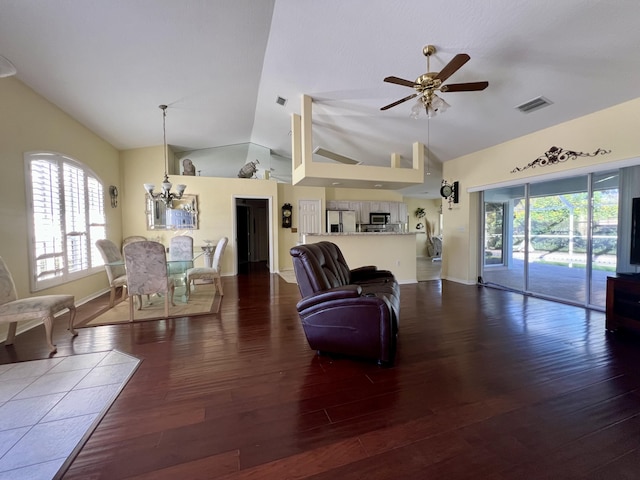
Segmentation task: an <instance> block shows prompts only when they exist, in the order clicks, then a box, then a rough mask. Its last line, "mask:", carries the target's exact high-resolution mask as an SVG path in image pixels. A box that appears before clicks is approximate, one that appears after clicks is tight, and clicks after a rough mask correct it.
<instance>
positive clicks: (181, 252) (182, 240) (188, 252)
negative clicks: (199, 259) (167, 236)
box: [169, 235, 193, 261]
mask: <svg viewBox="0 0 640 480" xmlns="http://www.w3.org/2000/svg"><path fill="white" fill-rule="evenodd" d="M192 259H193V237H189V236H188V235H179V236H177V237H172V238H171V241H170V242H169V260H178V261H190V260H192Z"/></svg>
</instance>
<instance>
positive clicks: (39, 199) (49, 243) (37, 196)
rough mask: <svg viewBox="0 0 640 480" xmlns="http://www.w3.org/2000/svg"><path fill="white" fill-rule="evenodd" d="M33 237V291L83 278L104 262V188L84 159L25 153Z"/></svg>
mask: <svg viewBox="0 0 640 480" xmlns="http://www.w3.org/2000/svg"><path fill="white" fill-rule="evenodd" d="M26 158H27V164H28V170H29V174H30V175H29V177H30V178H28V179H27V189H28V190H29V191H30V192H31V197H32V211H31V212H30V213H31V226H32V228H31V238H32V241H33V250H32V255H33V256H32V265H33V280H32V290H34V291H36V290H41V289H43V288H48V287H52V286H54V285H59V284H61V283H64V282H66V281H69V280H73V279H75V278H81V277H83V276H85V275H87V274H89V273H91V270H92V269H93V268H94V267H99V266H101V265H104V263H103V261H102V256H101V255H100V252H99V251H98V250H97V248H96V247H95V242H96V240H100V239H103V238H106V215H105V211H104V187H103V185H102V183H101V182H100V180H98V178H96V177H95V176H94V175H93V173H92V172H91V171H90V170H89V169H88V168H86V167H84V166H83V165H82V164H80V163H78V162H76V161H74V160H73V159H71V158H69V157H65V156H63V155H60V154H56V153H47V152H38V153H29V154H27V157H26Z"/></svg>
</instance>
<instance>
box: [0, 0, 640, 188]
mask: <svg viewBox="0 0 640 480" xmlns="http://www.w3.org/2000/svg"><path fill="white" fill-rule="evenodd" d="M639 21H640V2H637V0H615V1H614V0H608V1H599V0H561V1H557V0H536V1H535V2H532V1H525V0H477V1H471V0H452V1H449V2H442V1H434V0H323V1H317V0H0V55H3V56H5V57H7V58H8V59H9V60H11V61H12V62H13V63H14V65H15V66H16V67H17V70H18V74H17V77H18V78H19V79H20V80H21V81H23V82H24V83H25V84H27V85H29V86H30V87H31V88H33V89H34V90H35V91H36V92H38V93H40V94H41V95H43V96H44V97H46V98H47V99H49V100H50V101H51V102H52V103H54V104H56V105H57V106H58V107H60V108H61V109H62V110H64V111H66V112H68V113H69V114H70V115H71V116H73V117H75V118H76V119H78V120H79V121H80V122H82V123H83V124H85V125H86V126H87V127H89V128H90V129H92V130H93V131H95V132H96V133H97V134H98V135H100V136H101V137H103V138H104V139H106V140H107V141H108V142H110V143H111V144H113V145H114V146H115V147H117V148H119V149H128V148H135V147H144V146H150V145H158V144H161V143H162V117H161V112H160V110H159V109H158V108H157V107H158V105H160V104H162V103H165V104H168V105H169V110H168V111H167V136H168V138H167V140H168V142H169V143H170V144H171V145H172V146H174V147H175V148H177V149H178V150H194V149H200V148H209V147H217V146H223V145H232V144H237V143H244V142H252V143H255V144H258V145H263V146H266V147H268V148H270V149H272V150H273V151H274V152H275V153H277V154H279V155H283V156H285V157H290V155H291V152H290V150H291V139H290V136H289V131H290V116H291V113H300V97H301V95H302V94H308V95H310V96H312V97H313V98H314V101H315V104H314V130H313V133H314V146H321V147H323V148H326V149H328V150H332V151H334V152H337V153H339V154H342V155H345V156H348V157H352V158H355V159H357V160H361V161H362V162H363V164H370V165H387V164H388V162H389V158H390V154H391V153H392V152H398V153H400V154H401V155H402V156H403V158H405V159H406V162H407V164H408V163H409V162H410V158H411V144H412V143H413V142H416V141H420V142H423V143H425V144H427V143H428V144H429V147H430V152H431V154H430V155H429V158H430V162H432V163H431V168H432V169H433V171H434V172H437V171H438V170H439V168H438V166H439V165H440V164H439V162H444V161H447V160H450V159H452V158H456V157H459V156H461V155H464V154H467V153H470V152H474V151H477V150H479V149H483V148H486V147H490V146H492V145H495V144H498V143H502V142H504V141H507V140H509V139H512V138H515V137H519V136H521V135H525V134H527V133H530V132H533V131H536V130H539V129H542V128H545V127H548V126H551V125H555V124H557V123H560V122H563V121H567V120H570V119H572V118H576V117H579V116H582V115H585V114H588V113H591V112H594V111H597V110H600V109H603V108H606V107H608V106H611V105H615V104H618V103H621V102H624V101H626V100H630V99H633V98H637V97H640V61H639V57H638V51H639V47H640V30H639V29H638V26H637V24H638V22H639ZM427 44H434V45H435V46H436V48H437V49H438V51H437V53H436V54H435V55H433V56H432V58H431V70H432V71H439V70H441V68H442V67H443V66H444V65H445V64H446V63H448V62H449V60H451V59H452V58H453V56H454V55H455V54H457V53H468V54H469V55H470V56H471V60H470V61H469V62H468V63H467V64H466V65H464V66H463V67H462V68H461V69H460V70H458V72H456V73H455V74H454V75H453V76H452V77H451V78H450V79H449V80H448V83H460V82H469V81H478V80H487V81H488V82H489V87H488V88H487V89H486V90H484V91H481V92H464V93H462V92H455V93H454V92H451V93H443V94H442V97H443V98H444V99H445V100H446V101H447V102H448V103H449V104H450V105H451V107H450V108H449V110H448V111H446V112H445V113H443V114H442V115H438V116H436V117H435V118H433V119H431V120H430V121H429V124H430V125H429V127H430V128H429V130H430V131H429V135H428V136H427V120H426V118H425V117H421V118H420V119H419V120H413V119H411V118H409V112H410V110H411V107H412V105H413V102H412V101H409V102H406V103H404V104H402V105H399V106H397V107H395V108H392V109H390V110H387V111H384V112H383V111H380V107H381V106H383V105H386V104H388V103H391V102H393V101H395V100H397V99H400V98H402V97H405V96H406V95H409V94H410V93H412V90H411V89H410V88H407V87H402V86H398V85H393V84H389V83H384V82H383V81H382V80H383V78H384V77H386V76H389V75H395V76H398V77H401V78H405V79H408V80H415V78H416V77H418V76H419V75H421V74H422V73H424V72H425V71H426V59H425V57H424V56H423V55H422V47H423V46H424V45H427ZM0 81H2V80H0ZM539 95H543V96H545V97H547V98H548V99H550V100H551V101H552V102H553V104H552V105H551V106H550V107H547V108H545V109H542V110H538V111H535V112H533V113H530V114H527V115H525V114H522V113H520V112H519V111H517V110H516V109H515V108H514V107H515V106H516V105H519V104H521V103H523V102H526V101H528V100H531V99H532V98H534V97H537V96H539ZM278 96H281V97H284V98H286V99H288V102H287V103H286V105H285V106H284V107H282V106H280V105H278V104H276V98H277V97H278ZM557 143H560V144H561V143H562V140H561V139H559V140H558V142H557ZM550 146H551V145H550ZM565 147H567V148H575V149H580V145H565ZM539 153H540V152H533V153H532V155H534V156H537V155H538V154H539ZM427 179H428V182H429V183H427V184H426V185H421V186H419V187H411V188H410V189H406V190H405V191H404V193H405V194H415V195H420V196H427V197H435V196H437V190H438V187H439V177H438V176H437V175H432V176H430V177H427ZM425 192H429V193H425Z"/></svg>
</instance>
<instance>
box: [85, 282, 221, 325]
mask: <svg viewBox="0 0 640 480" xmlns="http://www.w3.org/2000/svg"><path fill="white" fill-rule="evenodd" d="M183 292H184V287H181V288H176V293H175V296H174V302H175V304H176V305H175V306H172V305H169V317H168V318H178V317H193V316H196V315H207V314H211V313H217V312H218V310H219V308H220V303H221V301H222V297H220V295H216V290H215V288H214V285H213V284H212V283H210V284H198V285H196V286H195V288H193V287H192V289H191V295H190V296H189V300H188V301H187V299H186V297H185V296H184V295H183ZM142 305H143V306H142V309H141V310H138V309H137V306H136V307H135V308H134V309H133V321H134V322H142V321H149V320H160V319H163V318H165V316H164V297H160V296H157V295H152V296H151V299H150V300H147V298H146V297H145V296H143V297H142ZM129 321H130V319H129V300H128V299H125V300H124V301H122V302H119V303H117V304H116V305H115V306H114V307H113V308H106V309H105V310H102V311H101V312H99V313H98V314H97V315H95V316H93V317H90V318H89V319H88V320H85V321H84V322H81V323H79V324H78V325H76V326H77V327H78V328H83V327H95V326H98V325H114V324H119V323H127V322H129Z"/></svg>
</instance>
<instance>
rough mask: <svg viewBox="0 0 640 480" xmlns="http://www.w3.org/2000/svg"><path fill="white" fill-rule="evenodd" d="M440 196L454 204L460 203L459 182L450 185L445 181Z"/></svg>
mask: <svg viewBox="0 0 640 480" xmlns="http://www.w3.org/2000/svg"><path fill="white" fill-rule="evenodd" d="M440 195H441V196H442V197H443V198H446V199H448V200H449V201H453V203H458V182H453V183H452V184H449V183H447V181H446V180H443V181H442V187H440Z"/></svg>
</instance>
